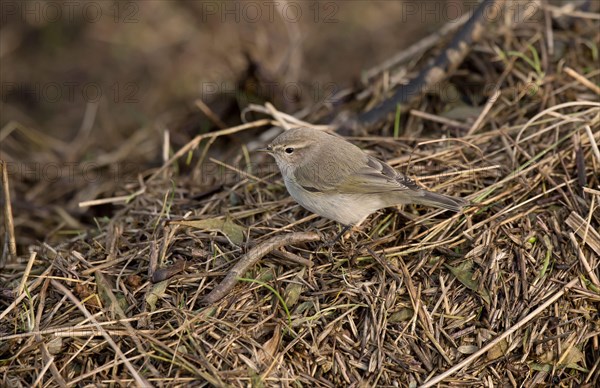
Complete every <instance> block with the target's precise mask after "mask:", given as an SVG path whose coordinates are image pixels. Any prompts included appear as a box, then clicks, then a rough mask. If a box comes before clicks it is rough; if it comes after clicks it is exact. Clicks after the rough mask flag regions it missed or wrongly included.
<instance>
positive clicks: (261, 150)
mask: <svg viewBox="0 0 600 388" xmlns="http://www.w3.org/2000/svg"><path fill="white" fill-rule="evenodd" d="M257 151H258V152H268V153H271V152H273V148H271V146H267V147H265V148H258V149H257Z"/></svg>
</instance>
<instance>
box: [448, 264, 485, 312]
mask: <svg viewBox="0 0 600 388" xmlns="http://www.w3.org/2000/svg"><path fill="white" fill-rule="evenodd" d="M444 265H445V266H446V268H448V269H449V270H450V272H452V274H453V275H454V276H456V278H457V279H458V281H459V282H461V283H462V284H463V285H464V286H465V287H467V288H468V289H469V290H472V291H475V292H477V293H478V294H479V295H480V296H481V297H482V298H483V300H484V301H485V302H486V303H487V304H489V303H490V294H489V293H488V292H487V290H485V289H479V282H476V281H475V280H473V271H471V268H473V262H472V261H470V260H467V261H465V262H463V263H462V264H460V265H459V266H457V267H452V266H450V265H448V264H444Z"/></svg>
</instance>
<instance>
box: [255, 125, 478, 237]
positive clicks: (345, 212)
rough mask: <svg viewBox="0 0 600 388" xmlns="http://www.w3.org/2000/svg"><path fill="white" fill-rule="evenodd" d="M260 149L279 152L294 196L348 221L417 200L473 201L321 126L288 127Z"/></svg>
mask: <svg viewBox="0 0 600 388" xmlns="http://www.w3.org/2000/svg"><path fill="white" fill-rule="evenodd" d="M262 151H266V152H268V153H269V154H271V155H272V156H273V157H274V158H275V161H276V162H277V166H278V167H279V170H280V171H281V175H282V176H283V181H284V182H285V186H286V187H287V190H288V192H289V193H290V195H291V196H292V197H293V198H294V199H295V200H296V202H298V203H299V204H300V205H302V207H304V208H306V209H308V210H310V211H311V212H313V213H316V214H318V215H320V216H322V217H325V218H329V219H331V220H334V221H337V222H339V223H341V224H342V225H344V226H352V225H356V224H358V223H360V222H361V221H362V220H363V219H365V218H366V217H367V216H368V215H369V214H371V213H373V212H375V211H377V210H379V209H382V208H385V207H389V206H395V205H400V204H410V203H415V204H422V205H428V206H435V207H438V208H442V209H448V210H452V211H455V212H457V211H460V209H461V208H462V207H463V206H466V205H468V203H469V202H468V201H466V200H464V199H461V198H456V197H450V196H447V195H443V194H437V193H433V192H431V191H427V190H425V189H422V188H421V187H419V186H417V184H416V183H415V182H414V181H412V180H411V179H410V178H408V177H407V176H405V175H403V174H401V173H399V172H398V171H396V170H394V169H393V168H392V167H390V166H389V165H388V164H386V163H384V162H382V161H380V160H378V159H376V158H374V157H372V156H369V155H367V154H366V153H364V152H363V151H362V150H361V149H360V148H358V147H357V146H355V145H354V144H352V143H349V142H348V141H346V140H344V139H342V138H341V137H338V136H335V135H331V134H328V133H326V132H323V131H320V130H317V129H312V128H294V129H290V130H287V131H285V132H283V133H282V134H281V135H279V136H278V137H276V138H275V139H274V140H273V142H271V144H269V145H268V146H267V148H265V149H262Z"/></svg>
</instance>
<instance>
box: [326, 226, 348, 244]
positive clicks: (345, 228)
mask: <svg viewBox="0 0 600 388" xmlns="http://www.w3.org/2000/svg"><path fill="white" fill-rule="evenodd" d="M351 227H352V225H344V227H343V228H342V230H341V231H340V232H339V233H338V234H337V235H336V236H335V238H334V239H333V240H329V241H327V242H326V243H325V245H327V247H329V248H331V247H333V246H334V245H335V243H336V242H338V240H339V239H340V238H342V236H343V235H344V233H346V232H347V231H348V229H350V228H351Z"/></svg>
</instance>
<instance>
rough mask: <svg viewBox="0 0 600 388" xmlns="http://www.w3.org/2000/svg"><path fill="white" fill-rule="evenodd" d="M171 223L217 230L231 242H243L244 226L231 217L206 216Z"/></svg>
mask: <svg viewBox="0 0 600 388" xmlns="http://www.w3.org/2000/svg"><path fill="white" fill-rule="evenodd" d="M171 223H172V224H175V225H183V226H189V227H192V228H196V229H202V230H210V231H215V230H216V231H218V232H221V233H223V234H224V235H225V236H227V237H228V238H229V239H230V240H231V242H232V243H234V244H236V245H240V244H242V243H243V242H244V233H245V232H246V228H245V227H243V226H241V225H238V224H236V223H234V222H233V221H231V219H229V218H226V219H219V218H207V219H205V220H184V221H172V222H171Z"/></svg>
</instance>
